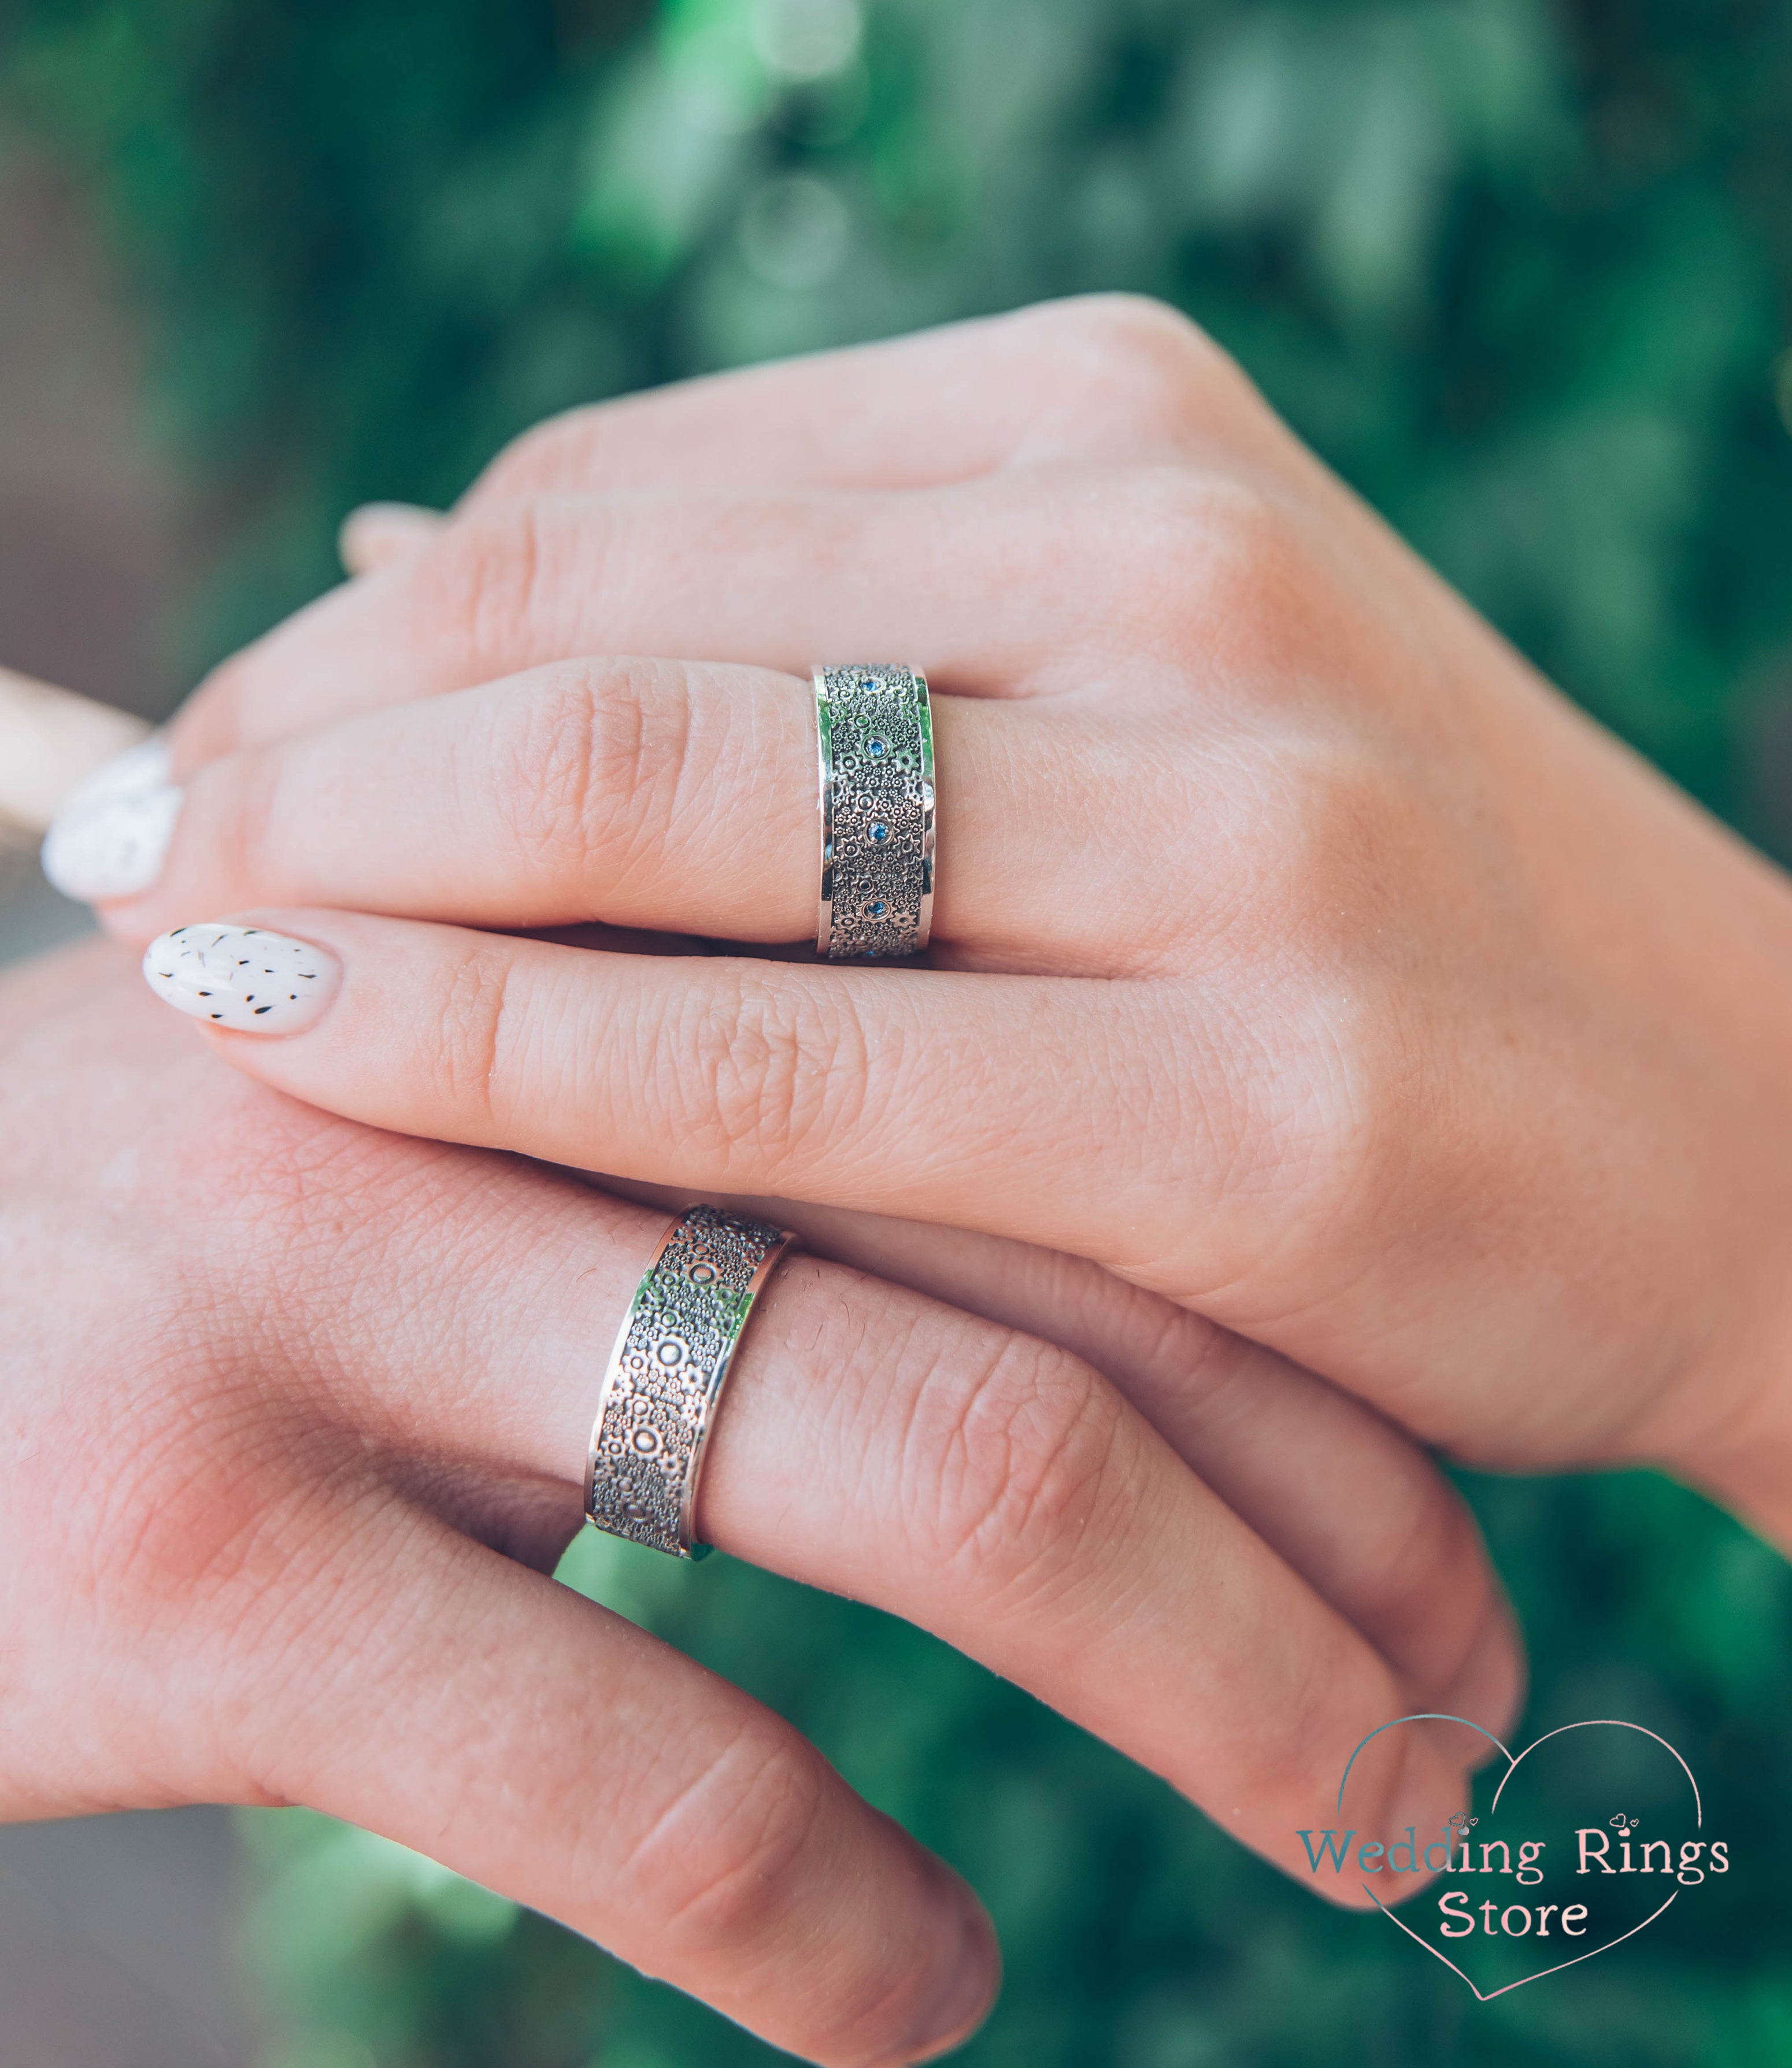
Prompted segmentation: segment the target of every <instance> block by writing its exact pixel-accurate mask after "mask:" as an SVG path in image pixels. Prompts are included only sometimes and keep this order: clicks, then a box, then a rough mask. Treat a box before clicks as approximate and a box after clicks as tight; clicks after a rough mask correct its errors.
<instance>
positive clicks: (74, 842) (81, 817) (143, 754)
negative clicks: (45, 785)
mask: <svg viewBox="0 0 1792 2068" xmlns="http://www.w3.org/2000/svg"><path fill="white" fill-rule="evenodd" d="M168 771H169V754H168V744H167V742H166V741H165V740H164V739H161V736H160V735H156V736H153V737H152V738H150V739H145V740H143V741H141V742H140V743H139V744H138V745H136V746H135V747H131V748H130V749H129V750H128V751H127V752H125V753H123V754H120V755H119V756H118V757H117V759H116V760H112V761H108V763H106V764H105V766H104V767H102V768H98V769H96V770H95V771H94V772H93V774H92V775H90V776H88V779H87V780H86V781H85V782H84V783H83V784H80V785H79V787H78V788H76V789H75V790H74V791H73V792H71V794H70V795H69V796H67V798H65V799H64V800H63V806H62V808H61V810H60V811H59V812H57V814H56V816H55V823H54V824H52V825H51V828H50V831H49V833H48V835H47V837H46V838H45V841H44V843H43V873H44V874H45V875H46V876H47V877H49V879H50V881H51V882H52V883H53V884H54V885H55V886H56V888H57V889H59V891H60V892H61V893H62V894H63V897H65V898H75V899H76V900H78V901H79V902H80V903H81V904H83V905H91V904H94V903H96V902H98V901H99V900H100V899H102V898H135V897H136V896H138V895H139V894H141V893H142V892H143V891H145V890H147V889H149V886H150V885H151V884H153V882H154V881H155V880H156V878H157V877H158V876H160V875H161V866H162V857H164V856H165V854H166V853H168V843H169V841H171V840H172V839H173V837H174V825H175V821H176V820H177V819H178V818H179V817H180V816H181V800H182V798H183V796H184V792H181V790H179V789H177V788H176V787H175V786H174V784H172V783H170V782H169V780H168Z"/></svg>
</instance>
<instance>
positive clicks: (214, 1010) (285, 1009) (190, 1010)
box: [143, 926, 342, 1034]
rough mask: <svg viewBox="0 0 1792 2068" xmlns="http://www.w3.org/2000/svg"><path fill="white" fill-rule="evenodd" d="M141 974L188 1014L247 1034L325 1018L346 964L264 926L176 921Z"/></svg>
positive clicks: (297, 1028) (147, 956) (153, 947)
mask: <svg viewBox="0 0 1792 2068" xmlns="http://www.w3.org/2000/svg"><path fill="white" fill-rule="evenodd" d="M143 974H144V975H145V978H146V979H148V981H149V988H150V989H151V990H152V991H154V993H155V994H156V995H157V997H158V998H165V999H167V1001H168V1003H169V1004H170V1005H172V1006H173V1008H174V1010H175V1011H176V1012H184V1013H185V1014H186V1015H187V1016H189V1018H190V1019H193V1020H211V1021H212V1022H214V1024H216V1025H218V1026H220V1027H231V1028H235V1029H236V1030H237V1032H238V1033H242V1034H302V1033H303V1032H304V1031H305V1029H306V1028H307V1027H311V1026H315V1025H316V1023H317V1022H318V1021H319V1020H321V1019H322V1018H323V1016H324V1010H325V1008H327V1007H328V1004H329V1003H330V1000H331V999H332V998H334V997H335V995H336V985H337V983H339V981H340V979H341V976H342V965H341V964H340V963H339V962H338V961H337V960H336V957H335V956H334V955H326V954H325V953H324V951H323V949H321V948H316V947H313V946H312V944H311V942H309V941H295V940H294V939H293V938H292V937H291V935H290V934H271V933H269V932H268V930H267V928H266V927H265V926H177V927H176V928H175V930H174V931H173V933H172V934H163V935H162V936H161V939H160V940H156V941H152V942H150V943H149V946H148V947H147V948H146V949H145V951H144V956H143Z"/></svg>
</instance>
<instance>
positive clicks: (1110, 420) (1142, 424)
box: [1020, 294, 1255, 444]
mask: <svg viewBox="0 0 1792 2068" xmlns="http://www.w3.org/2000/svg"><path fill="white" fill-rule="evenodd" d="M1020 321H1021V322H1022V323H1023V324H1024V325H1025V326H1026V327H1027V329H1028V332H1029V333H1030V336H1029V339H1028V341H1029V344H1030V345H1031V347H1032V350H1033V351H1034V352H1036V353H1037V356H1038V359H1039V360H1040V362H1041V364H1042V365H1043V366H1044V368H1045V369H1046V370H1047V377H1048V378H1049V379H1050V380H1051V381H1053V384H1054V385H1055V386H1056V387H1057V389H1058V391H1059V393H1060V394H1061V397H1062V399H1063V401H1064V402H1065V405H1067V406H1068V407H1069V409H1070V410H1071V411H1072V412H1073V414H1074V415H1075V416H1076V417H1077V418H1078V419H1079V420H1080V421H1081V422H1082V424H1083V425H1084V426H1085V429H1086V430H1087V431H1089V432H1090V433H1092V434H1096V435H1097V436H1098V437H1099V436H1102V435H1105V436H1106V438H1109V439H1110V440H1117V441H1123V442H1137V441H1139V440H1146V441H1156V442H1166V443H1170V444H1175V443H1177V442H1180V441H1181V440H1183V438H1186V437H1187V436H1188V435H1189V434H1191V432H1192V431H1193V430H1194V429H1195V428H1196V427H1197V425H1198V424H1199V421H1200V420H1201V419H1202V417H1203V416H1204V414H1205V413H1206V412H1205V410H1204V409H1203V396H1204V395H1205V394H1206V393H1208V391H1209V390H1210V389H1212V386H1213V385H1215V383H1216V382H1217V381H1227V382H1229V383H1230V384H1232V385H1236V386H1238V387H1240V388H1242V389H1246V390H1247V391H1248V392H1249V393H1252V395H1253V396H1254V393H1255V391H1254V390H1251V389H1249V384H1248V382H1246V381H1244V376H1243V375H1242V374H1241V373H1240V372H1239V371H1238V369H1237V368H1236V366H1234V365H1233V364H1232V360H1230V359H1229V358H1228V356H1227V355H1226V354H1225V353H1224V352H1222V351H1221V350H1220V348H1219V346H1218V345H1216V344H1215V343H1214V342H1213V340H1212V338H1210V337H1209V336H1208V334H1207V332H1205V331H1203V329H1201V328H1200V327H1199V324H1195V323H1194V322H1192V321H1191V320H1190V319H1189V318H1188V317H1187V316H1185V315H1183V314H1182V313H1181V311H1179V310H1177V309H1174V308H1171V307H1170V306H1169V305H1168V303H1164V302H1159V301H1154V300H1152V299H1150V298H1149V297H1148V296H1146V295H1128V294H1107V295H1086V296H1081V297H1079V298H1077V299H1073V300H1069V301H1063V302H1056V303H1048V304H1047V305H1045V307H1042V308H1039V309H1037V310H1034V311H1029V312H1028V315H1026V316H1025V317H1023V318H1021V319H1020Z"/></svg>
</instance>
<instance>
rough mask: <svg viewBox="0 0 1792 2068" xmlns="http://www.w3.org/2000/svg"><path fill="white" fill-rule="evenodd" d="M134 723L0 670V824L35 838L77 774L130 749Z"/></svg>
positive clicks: (137, 722)
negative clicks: (127, 748) (2, 823)
mask: <svg viewBox="0 0 1792 2068" xmlns="http://www.w3.org/2000/svg"><path fill="white" fill-rule="evenodd" d="M148 731H149V727H148V726H147V725H145V723H144V722H143V720H142V719H140V718H132V716H131V715H130V714H129V713H128V712H126V711H121V710H114V709H113V708H112V706H111V705H110V704H101V703H96V702H94V701H93V699H92V698H91V697H79V696H76V695H75V693H74V691H73V690H58V689H54V688H52V687H51V685H50V684H49V683H47V682H34V681H32V679H31V677H30V676H28V675H18V674H14V673H13V671H12V670H10V668H0V822H4V823H5V824H6V827H7V828H8V829H10V831H11V832H13V834H14V838H15V839H16V838H18V837H20V836H23V837H35V836H37V835H39V834H41V833H42V832H43V829H44V828H45V827H47V825H48V824H49V823H50V821H51V819H52V818H53V817H54V816H55V811H56V807H57V805H58V804H60V803H61V802H62V800H63V798H64V797H66V796H67V795H68V793H69V792H70V791H71V790H72V789H73V788H74V787H75V784H77V783H79V781H80V780H82V778H83V776H86V775H91V774H92V771H94V770H95V769H96V768H97V767H99V766H100V763H101V762H103V761H109V760H110V759H112V756H113V755H115V754H122V753H123V752H124V750H125V748H126V747H132V746H135V745H136V742H137V741H138V740H140V739H142V738H143V737H144V735H145V733H147V732H148Z"/></svg>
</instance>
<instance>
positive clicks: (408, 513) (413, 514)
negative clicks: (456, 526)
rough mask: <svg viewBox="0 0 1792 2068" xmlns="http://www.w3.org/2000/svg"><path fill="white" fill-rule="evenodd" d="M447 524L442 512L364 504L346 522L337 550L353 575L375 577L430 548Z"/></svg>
mask: <svg viewBox="0 0 1792 2068" xmlns="http://www.w3.org/2000/svg"><path fill="white" fill-rule="evenodd" d="M446 522H447V519H446V518H445V517H443V516H442V514H441V513H440V511H435V510H424V509H422V508H420V507H418V506H417V504H416V503H362V504H361V506H360V508H359V509H358V510H351V511H349V513H348V515H347V516H346V517H345V518H344V519H343V520H342V530H341V531H340V535H338V537H337V540H336V550H337V552H338V554H339V555H340V558H341V560H342V564H343V566H344V568H346V569H347V570H348V572H349V573H350V574H352V575H369V574H372V573H373V571H374V569H375V568H383V567H384V566H385V564H386V563H387V562H388V561H389V560H397V559H398V558H399V557H400V556H401V555H403V554H405V553H409V552H415V551H416V550H417V548H418V547H419V546H426V545H428V544H429V543H430V540H431V539H434V537H435V536H436V535H437V534H438V532H439V531H441V529H442V526H443V525H444V524H445V523H446Z"/></svg>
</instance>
